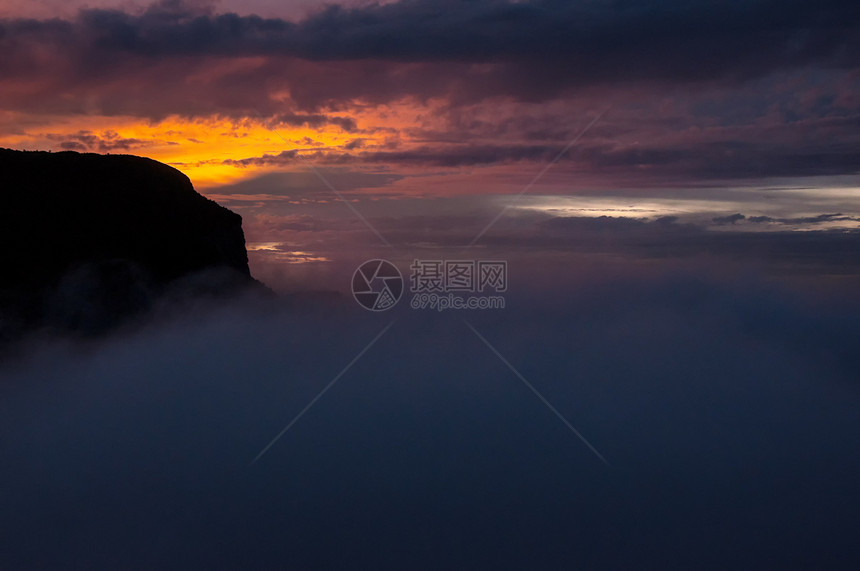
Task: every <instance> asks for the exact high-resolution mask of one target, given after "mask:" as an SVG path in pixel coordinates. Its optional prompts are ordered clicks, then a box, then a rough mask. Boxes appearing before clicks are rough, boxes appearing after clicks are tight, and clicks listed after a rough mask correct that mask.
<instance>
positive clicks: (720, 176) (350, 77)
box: [0, 0, 860, 289]
mask: <svg viewBox="0 0 860 571" xmlns="http://www.w3.org/2000/svg"><path fill="white" fill-rule="evenodd" d="M0 19H2V20H0V30H2V33H0V48H2V49H0V71H2V76H3V82H2V88H0V145H2V146H6V147H11V148H18V149H50V150H54V151H60V150H76V151H89V152H100V153H132V154H138V155H143V156H148V157H152V158H155V159H157V160H160V161H163V162H166V163H168V164H171V165H173V166H175V167H176V168H178V169H180V170H181V171H182V172H184V173H185V174H187V175H188V176H189V177H190V178H191V180H192V181H193V183H194V184H195V187H196V188H197V189H198V190H199V191H201V192H203V193H204V194H206V195H207V196H210V197H211V198H213V199H215V200H217V201H219V202H220V203H222V204H224V205H225V206H227V207H229V208H231V209H233V210H235V211H237V212H239V213H240V214H241V215H242V216H243V217H244V227H245V232H246V236H247V240H248V245H249V250H250V252H251V263H252V270H255V272H256V274H258V275H260V276H261V277H262V279H263V280H264V281H268V282H270V283H272V285H273V287H276V289H295V288H297V287H300V286H299V285H297V284H299V283H304V282H306V281H307V280H308V279H311V278H309V277H308V276H317V275H319V276H331V275H333V274H332V270H331V269H330V268H331V267H333V264H336V263H337V262H338V260H342V259H344V258H349V260H350V262H349V263H352V262H353V259H352V257H351V256H350V255H347V253H346V252H349V251H350V250H353V249H355V248H357V247H359V246H360V247H361V249H370V250H373V249H374V248H376V247H377V246H380V245H382V246H385V242H388V243H389V244H391V245H394V246H396V247H397V248H399V251H398V253H397V254H393V255H394V256H397V255H399V256H402V257H403V258H404V259H406V258H408V257H410V256H413V257H414V256H415V255H416V254H415V251H416V249H417V248H421V247H424V248H426V247H428V246H437V247H446V248H447V247H452V246H460V245H465V244H469V243H470V242H471V240H472V238H474V236H475V235H476V234H478V233H479V232H480V231H481V229H482V228H484V227H485V226H486V225H487V223H489V222H490V221H491V220H493V219H494V217H495V216H496V214H497V213H498V211H499V210H500V209H505V216H503V217H502V218H501V219H500V221H499V223H498V224H497V225H494V226H496V227H494V228H493V230H492V231H491V232H489V233H487V234H486V238H485V240H489V241H492V240H494V239H495V240H504V239H505V238H510V237H511V236H512V235H517V236H518V239H519V243H520V244H524V243H527V242H529V241H531V242H534V243H540V242H546V241H547V239H548V236H547V232H546V228H547V225H549V226H551V227H554V228H556V229H559V228H561V226H563V225H564V222H563V221H561V222H560V221H558V220H554V219H559V218H577V219H578V218H595V219H599V220H600V221H601V222H602V223H604V224H603V225H606V226H607V227H612V228H618V227H620V225H619V224H618V221H617V219H619V218H620V219H626V220H634V221H636V222H643V223H654V222H655V221H657V220H660V219H662V221H663V226H675V227H678V228H675V230H678V231H677V232H676V234H677V235H681V234H683V231H682V230H685V231H688V232H692V231H699V230H705V231H708V232H710V233H716V232H742V233H749V234H752V233H761V232H776V233H780V234H782V233H786V232H797V231H810V230H814V231H826V232H837V233H838V232H843V233H844V232H845V231H852V230H855V229H856V228H858V227H860V224H858V219H860V182H858V181H860V178H858V170H860V154H858V150H857V149H858V148H860V145H858V143H860V129H858V109H860V99H858V93H860V72H858V70H860V55H858V54H860V45H858V43H860V40H858V38H860V33H858V32H860V9H858V8H857V7H856V4H855V3H852V2H847V1H835V0H833V1H831V0H827V1H823V2H814V3H810V2H754V3H753V2H734V1H729V2H720V3H715V2H704V1H702V2H699V1H695V2H651V3H645V2H626V1H615V2H611V1H589V2H559V1H552V0H537V1H533V2H515V1H502V0H478V1H476V2H458V1H443V2H438V1H433V2H428V1H421V0H413V1H404V2H383V3H373V2H365V1H360V2H347V3H340V4H338V3H332V4H321V3H315V2H310V1H304V0H303V1H292V2H266V1H264V0H251V1H242V2H232V1H228V0H222V1H220V2H208V1H205V0H199V1H198V0H195V1H191V0H185V1H183V0H163V1H161V2H155V3H148V2H132V1H128V2H111V1H109V0H105V1H102V0H99V1H96V2H87V3H76V2H59V1H49V0H41V1H28V2H10V1H8V0H7V1H4V2H2V3H0ZM345 201H349V202H350V203H351V204H350V206H349V207H348V206H347V205H346V204H344V202H345ZM354 211H356V212H358V213H359V215H360V216H359V217H357V216H356V212H354ZM601 217H603V218H601ZM670 217H671V218H670ZM361 218H364V221H363V220H361ZM512 220H516V221H517V222H516V223H514V222H512ZM365 221H366V222H367V223H368V224H369V226H372V227H373V228H374V230H371V229H370V228H368V227H367V226H368V224H366V223H365ZM667 222H669V224H666V223H667ZM576 224H577V222H576V221H574V222H573V223H571V224H569V225H576ZM580 228H581V229H582V228H584V226H583V225H581V224H580ZM679 228H680V230H679ZM419 229H420V230H421V231H420V232H419V231H418V230H419ZM408 230H411V231H408ZM610 233H612V234H613V235H614V232H610ZM376 234H380V235H381V239H380V237H379V236H377V235H376ZM684 239H686V238H684ZM458 240H464V242H463V244H459V243H458V242H457V241H458ZM482 240H484V238H483V237H482ZM395 242H396V244H395ZM483 244H484V245H485V246H488V242H486V241H484V242H483ZM625 252H626V251H625ZM626 254H629V252H626ZM626 254H625V255H626ZM359 257H360V256H359ZM285 264H291V265H300V264H306V265H309V266H315V267H316V269H314V268H312V267H307V268H303V269H292V270H289V271H287V270H284V265H285ZM327 268H328V269H327ZM331 279H333V278H331V277H321V278H319V279H318V280H316V282H318V283H315V284H314V285H317V286H319V287H323V286H324V285H325V282H326V281H331ZM311 281H314V280H311ZM306 285H307V284H306ZM308 287H310V285H308Z"/></svg>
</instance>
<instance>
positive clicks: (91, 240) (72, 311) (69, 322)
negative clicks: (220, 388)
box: [0, 149, 256, 335]
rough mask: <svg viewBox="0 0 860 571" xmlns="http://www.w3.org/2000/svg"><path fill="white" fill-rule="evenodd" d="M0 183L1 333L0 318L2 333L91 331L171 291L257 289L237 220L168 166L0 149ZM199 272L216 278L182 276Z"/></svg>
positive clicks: (120, 158) (134, 159)
mask: <svg viewBox="0 0 860 571" xmlns="http://www.w3.org/2000/svg"><path fill="white" fill-rule="evenodd" d="M0 180H2V186H0V199H2V207H0V254H2V260H0V264H2V272H0V311H2V319H3V320H4V321H0V335H2V330H3V324H4V322H5V324H6V330H7V335H8V330H9V328H10V327H11V326H10V323H14V324H18V325H20V324H25V325H26V326H31V325H33V324H36V325H42V324H48V325H57V326H60V327H62V328H71V329H88V328H95V329H100V328H103V327H104V326H105V325H110V324H113V323H114V322H117V321H119V320H121V319H122V317H123V316H124V315H127V314H131V313H135V312H137V311H138V310H139V309H140V308H142V307H146V306H148V305H149V304H150V302H151V300H152V299H153V298H154V297H157V296H160V295H163V294H165V293H167V292H169V291H170V290H171V288H173V287H174V286H175V285H176V284H177V283H192V285H193V287H194V288H196V289H198V290H200V289H202V290H208V292H209V293H212V292H213V291H216V290H224V289H235V287H236V286H237V285H242V284H251V283H256V282H255V281H254V280H253V278H251V275H250V271H249V269H248V256H247V252H246V250H245V238H244V234H243V232H242V218H241V216H239V215H238V214H236V213H234V212H231V211H230V210H228V209H226V208H224V207H223V206H220V205H219V204H217V203H216V202H214V201H212V200H209V199H207V198H206V197H204V196H201V195H200V194H198V193H197V192H196V191H195V190H194V187H193V186H192V184H191V181H190V180H189V179H188V177H187V176H185V175H184V174H182V173H181V172H179V171H178V170H176V169H174V168H172V167H170V166H167V165H165V164H162V163H159V162H157V161H154V160H151V159H147V158H142V157H135V156H129V155H97V154H90V153H88V154H80V153H76V152H71V151H69V152H60V153H50V152H41V151H37V152H29V151H14V150H10V149H0ZM201 272H206V273H211V274H212V275H213V276H215V274H217V277H213V278H212V279H199V278H195V279H191V278H190V276H196V275H198V274H200V273H201ZM89 306H92V307H89ZM88 307H89V309H88ZM88 312H89V313H88ZM70 315H71V316H72V317H70ZM88 319H89V320H90V321H93V323H90V324H88V323H87V320H88ZM81 321H83V324H81V323H79V322H81ZM13 328H14V327H13Z"/></svg>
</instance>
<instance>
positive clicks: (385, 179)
mask: <svg viewBox="0 0 860 571" xmlns="http://www.w3.org/2000/svg"><path fill="white" fill-rule="evenodd" d="M293 156H294V155H293ZM246 164H247V163H246ZM323 176H324V177H325V179H326V180H327V181H328V182H329V183H331V184H332V186H334V188H335V189H337V190H338V191H339V192H350V191H354V190H358V189H370V188H381V187H385V186H388V185H390V184H392V183H394V182H396V181H398V180H401V179H402V178H403V177H402V176H401V175H397V174H390V173H372V172H370V173H368V172H361V171H350V170H335V169H328V170H326V172H325V173H323ZM208 192H209V193H212V194H218V195H223V196H229V195H257V194H265V195H270V196H282V197H286V198H302V197H306V196H311V195H313V196H316V197H318V198H322V197H325V198H327V199H333V200H337V197H336V196H335V195H334V194H332V193H330V192H329V191H328V189H327V188H326V186H325V184H324V183H323V182H322V181H321V180H320V179H319V177H317V175H316V174H314V173H313V172H310V171H309V170H306V169H303V170H302V171H299V172H278V173H268V174H264V175H260V176H258V177H254V178H251V179H249V180H244V181H241V182H237V183H234V184H229V185H223V186H219V187H215V188H212V189H209V191H208Z"/></svg>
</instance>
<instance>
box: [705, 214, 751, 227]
mask: <svg viewBox="0 0 860 571" xmlns="http://www.w3.org/2000/svg"><path fill="white" fill-rule="evenodd" d="M741 220H746V216H744V215H743V214H740V213H738V214H730V215H729V216H717V217H716V218H712V219H711V222H713V223H714V224H716V225H717V226H726V225H729V224H731V225H732V226H734V225H735V224H736V223H737V222H740V221H741Z"/></svg>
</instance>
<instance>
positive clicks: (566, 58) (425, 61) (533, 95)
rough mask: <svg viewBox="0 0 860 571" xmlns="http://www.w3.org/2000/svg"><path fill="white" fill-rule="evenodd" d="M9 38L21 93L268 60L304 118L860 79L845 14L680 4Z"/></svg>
mask: <svg viewBox="0 0 860 571" xmlns="http://www.w3.org/2000/svg"><path fill="white" fill-rule="evenodd" d="M0 31H2V33H0V48H2V50H0V53H2V54H3V56H0V69H1V70H2V71H3V73H4V75H5V76H7V78H8V79H10V80H12V79H17V80H24V79H26V78H30V79H34V75H33V74H34V72H37V71H38V72H39V73H42V74H44V72H45V71H48V70H50V71H52V72H57V78H56V79H55V80H54V81H51V82H50V84H52V85H55V86H56V85H58V84H59V85H66V86H67V87H69V83H71V84H72V85H73V86H74V87H76V88H77V89H83V88H84V85H81V84H80V82H81V81H87V80H90V81H96V82H99V81H101V80H103V79H104V78H105V77H106V76H105V74H114V75H115V76H116V75H120V76H127V77H128V78H133V77H140V76H141V75H144V76H145V75H147V70H149V71H153V70H154V69H155V68H161V71H160V73H161V74H164V73H166V72H167V69H171V73H173V74H176V76H175V77H177V76H178V77H181V76H184V77H186V78H187V77H189V76H190V75H191V74H193V73H194V72H195V70H197V69H198V68H199V66H200V65H201V64H204V62H206V63H205V64H207V65H215V64H217V62H218V61H220V60H224V59H225V58H227V59H237V58H246V59H248V60H249V61H254V58H257V59H256V61H257V66H256V67H257V68H256V69H254V70H247V72H246V73H241V72H237V74H236V76H237V77H241V76H243V75H245V76H246V77H251V76H253V77H256V78H258V81H257V82H256V83H257V84H258V85H264V86H266V85H268V86H271V87H275V86H276V85H277V84H278V83H281V84H284V82H285V84H286V85H288V86H289V89H290V94H291V97H292V98H293V100H294V101H297V102H299V103H300V104H301V105H302V106H304V107H315V106H316V107H319V106H322V105H324V104H326V102H328V101H332V100H338V99H340V100H341V101H343V99H342V98H343V97H349V95H347V94H346V93H344V92H340V93H338V90H339V89H342V88H343V83H342V82H341V81H338V80H337V79H336V78H333V77H326V75H328V74H331V75H335V76H337V74H338V72H340V73H343V72H346V76H341V78H342V79H346V81H347V82H348V83H349V84H350V85H351V87H352V89H353V90H354V91H353V92H352V95H351V97H355V96H369V95H371V94H372V93H373V92H376V93H377V94H379V95H380V96H384V97H387V98H389V99H390V98H398V97H402V96H403V95H406V94H411V95H415V96H418V97H426V96H428V95H433V94H435V95H444V94H449V95H456V96H457V97H466V98H471V99H481V98H484V97H488V96H498V95H509V96H512V97H515V98H517V99H522V100H546V99H549V98H552V97H555V96H556V95H557V94H558V93H560V92H563V91H565V90H570V89H581V88H583V87H586V86H589V85H598V84H607V83H609V84H611V83H615V82H629V81H634V82H640V81H644V82H653V81H663V82H670V83H674V82H689V81H695V82H705V83H708V82H727V81H728V82H734V81H738V80H746V79H750V78H757V77H763V76H766V75H769V74H772V73H774V72H777V71H780V70H790V69H801V68H808V67H821V68H826V69H851V68H855V67H856V66H857V63H858V62H857V61H856V59H855V58H853V57H852V56H851V54H853V53H857V52H858V51H860V46H858V41H860V40H857V38H858V37H860V33H858V31H860V14H858V11H857V8H856V6H855V5H854V3H852V2H848V1H843V0H826V1H822V2H815V3H807V2H788V3H786V2H775V1H768V2H763V3H762V2H757V3H749V2H742V1H733V2H727V3H722V4H720V5H715V4H711V3H706V2H694V3H681V2H677V3H664V4H662V5H661V6H660V7H659V8H652V9H645V8H644V7H641V6H639V5H636V4H632V3H620V4H619V3H610V2H593V3H589V4H585V5H583V4H576V3H568V2H559V1H557V0H544V1H535V2H517V3H512V2H506V1H499V0H482V1H479V2H469V3H464V2H458V1H453V0H452V1H447V2H442V3H440V2H435V1H434V2H431V1H411V2H394V3H386V4H379V5H368V6H360V7H355V8H344V7H340V6H337V5H330V6H328V7H326V8H324V9H322V10H320V11H319V12H316V13H314V14H311V15H310V16H309V17H307V18H306V19H304V20H301V21H296V22H293V21H287V20H281V19H272V18H268V19H266V18H260V17H257V16H239V15H237V14H233V13H226V14H216V13H214V12H213V11H212V10H211V8H209V7H205V6H204V7H202V8H201V7H200V6H197V5H191V4H187V3H182V2H169V3H159V4H156V5H153V6H151V7H149V8H148V9H146V10H144V11H142V12H136V13H131V12H123V11H119V10H108V9H84V10H81V12H80V13H79V16H78V18H77V19H75V20H73V21H63V20H24V19H21V20H14V19H11V20H10V19H7V20H4V21H2V22H0ZM49 48H50V49H52V50H54V51H53V52H48V51H47V50H48V49H49ZM49 53H53V54H54V55H48V54H49ZM260 58H262V59H260ZM166 62H176V63H177V64H180V62H181V67H177V66H171V65H169V64H167V63H166ZM299 62H306V63H305V64H301V63H299ZM272 64H274V65H272ZM252 67H253V66H252ZM279 67H280V68H281V71H280V72H278V71H277V69H278V68H279ZM183 70H184V71H183ZM313 70H316V71H318V72H320V73H318V74H314V72H313ZM456 71H460V72H461V73H460V74H459V75H455V74H454V73H453V72H456ZM354 72H359V75H361V76H363V79H364V81H363V82H361V84H359V81H353V78H350V77H349V76H350V75H352V74H353V73H354ZM313 75H315V76H316V77H315V78H314V79H315V80H316V82H314V83H311V84H309V83H308V81H309V80H310V79H311V77H312V76H313ZM422 76H424V77H423V78H422ZM175 77H174V79H175ZM237 77H234V78H233V79H234V80H235V79H237ZM266 77H268V78H269V79H268V80H265V79H264V78H266ZM395 78H397V81H396V84H395V82H394V79H395ZM355 79H357V77H356V78H355ZM74 84H77V85H74ZM217 84H218V85H219V87H222V88H224V89H227V88H228V87H229V85H228V84H227V83H221V82H217ZM339 84H340V87H338V85H339ZM434 85H435V86H436V87H435V88H434V87H433V86H434ZM355 90H357V91H355ZM264 99H265V98H263V100H264Z"/></svg>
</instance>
